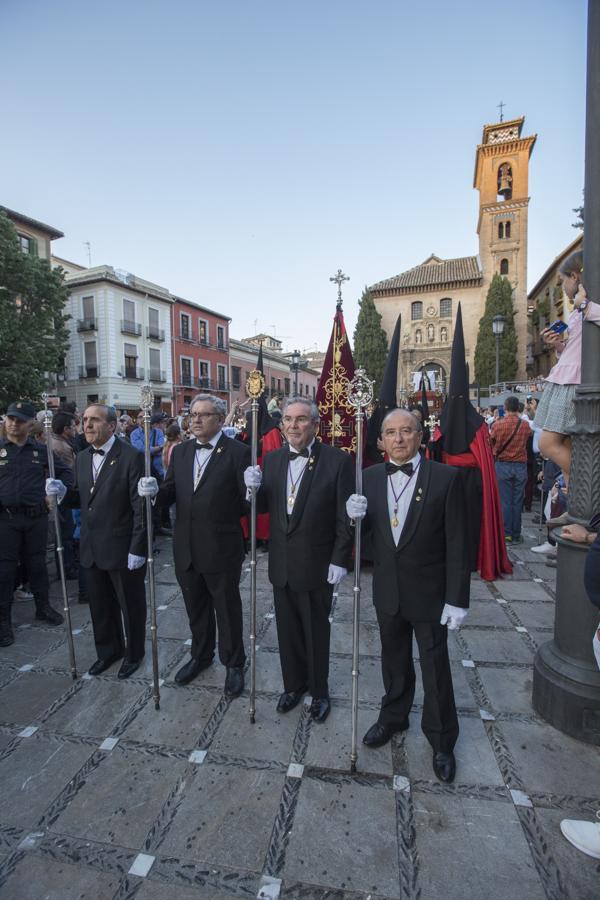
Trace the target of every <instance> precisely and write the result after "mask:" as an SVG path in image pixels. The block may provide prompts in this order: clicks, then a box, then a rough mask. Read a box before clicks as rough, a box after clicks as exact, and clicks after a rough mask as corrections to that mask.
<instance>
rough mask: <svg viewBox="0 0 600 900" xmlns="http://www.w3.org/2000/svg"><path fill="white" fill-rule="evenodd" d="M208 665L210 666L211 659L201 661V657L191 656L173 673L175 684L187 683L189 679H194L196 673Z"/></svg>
mask: <svg viewBox="0 0 600 900" xmlns="http://www.w3.org/2000/svg"><path fill="white" fill-rule="evenodd" d="M209 666H212V659H211V660H209V661H208V662H203V661H202V660H201V659H194V657H192V658H191V659H190V661H189V662H187V663H186V664H185V666H182V667H181V668H180V669H179V671H178V672H176V673H175V684H189V683H190V681H193V680H194V678H195V677H196V675H199V674H200V672H203V671H204V669H208V667H209Z"/></svg>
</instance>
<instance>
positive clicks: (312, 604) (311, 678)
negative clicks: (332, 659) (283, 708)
mask: <svg viewBox="0 0 600 900" xmlns="http://www.w3.org/2000/svg"><path fill="white" fill-rule="evenodd" d="M332 595H333V586H332V585H330V584H325V585H324V587H322V588H319V589H318V590H316V591H304V592H297V591H293V590H292V589H291V588H290V586H289V585H286V586H285V587H284V588H281V587H275V586H273V596H274V598H275V620H276V622H277V638H278V640H279V660H280V663H281V674H282V676H283V687H284V690H285V691H288V692H291V691H299V690H301V689H302V688H304V687H306V686H308V689H309V691H310V693H311V694H312V696H313V697H318V698H320V699H321V698H325V697H329V686H328V683H327V682H328V678H329V639H330V635H331V625H330V623H329V615H330V613H331V599H332Z"/></svg>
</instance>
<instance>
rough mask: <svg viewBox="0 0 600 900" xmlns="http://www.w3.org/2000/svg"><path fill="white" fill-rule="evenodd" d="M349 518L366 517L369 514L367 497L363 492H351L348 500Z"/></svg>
mask: <svg viewBox="0 0 600 900" xmlns="http://www.w3.org/2000/svg"><path fill="white" fill-rule="evenodd" d="M346 512H347V513H348V518H349V519H364V517H365V516H366V514H367V498H366V497H363V495H362V494H350V496H349V497H348V499H347V500H346Z"/></svg>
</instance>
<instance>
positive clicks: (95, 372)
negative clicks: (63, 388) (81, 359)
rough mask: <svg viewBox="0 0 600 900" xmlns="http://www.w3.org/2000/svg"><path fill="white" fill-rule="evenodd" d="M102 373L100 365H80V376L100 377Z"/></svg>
mask: <svg viewBox="0 0 600 900" xmlns="http://www.w3.org/2000/svg"><path fill="white" fill-rule="evenodd" d="M99 375H100V367H99V366H92V365H90V366H79V377H80V378H98V376H99Z"/></svg>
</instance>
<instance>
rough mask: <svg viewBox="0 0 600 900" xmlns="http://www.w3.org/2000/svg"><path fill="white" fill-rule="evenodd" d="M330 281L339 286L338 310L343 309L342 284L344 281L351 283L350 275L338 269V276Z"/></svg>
mask: <svg viewBox="0 0 600 900" xmlns="http://www.w3.org/2000/svg"><path fill="white" fill-rule="evenodd" d="M329 280H330V281H333V282H335V284H337V286H338V299H337V308H338V309H341V308H342V284H343V283H344V281H350V276H349V275H344V273H343V272H342V270H341V269H338V270H337V272H336V274H335V275H334V276H333V277H332V278H330V279H329Z"/></svg>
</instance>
